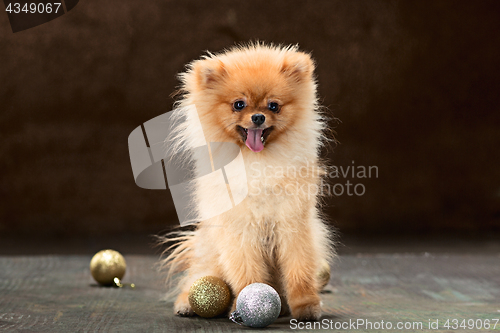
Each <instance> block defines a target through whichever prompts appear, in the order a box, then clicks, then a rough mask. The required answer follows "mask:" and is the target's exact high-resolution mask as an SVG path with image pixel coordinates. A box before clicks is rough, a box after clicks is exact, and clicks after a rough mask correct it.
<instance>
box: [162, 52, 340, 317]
mask: <svg viewBox="0 0 500 333" xmlns="http://www.w3.org/2000/svg"><path fill="white" fill-rule="evenodd" d="M314 67H315V66H314V62H313V60H312V59H311V57H310V55H309V54H307V53H304V52H301V51H299V50H298V47H297V46H287V47H282V46H274V45H265V44H261V43H254V44H250V45H245V46H238V47H234V48H232V49H230V50H227V51H225V52H222V53H220V54H210V53H209V54H208V55H207V56H205V57H203V58H201V59H200V60H196V61H193V62H192V63H190V64H189V65H188V66H187V70H186V72H184V73H182V74H180V80H181V86H180V93H181V98H180V100H179V101H178V102H177V104H176V106H177V107H179V108H182V107H188V106H190V105H191V106H192V105H194V106H195V109H196V114H197V115H196V116H193V115H187V116H186V120H185V124H184V126H183V127H181V128H182V129H181V130H180V131H179V133H177V136H178V139H179V140H182V141H183V142H184V143H183V144H184V145H185V146H186V147H199V146H201V145H203V143H204V142H230V143H233V144H236V145H238V146H239V148H240V150H241V156H242V157H243V161H244V165H245V170H243V171H242V172H244V173H246V174H245V175H243V176H244V177H242V175H241V174H240V175H238V174H233V175H227V177H229V178H230V179H228V183H229V184H232V186H231V188H230V191H232V192H233V193H236V192H238V191H240V192H242V191H243V192H244V191H245V190H248V194H247V196H246V197H245V199H244V200H243V201H242V202H241V203H239V204H237V205H236V206H234V207H233V208H232V209H230V210H228V211H226V212H224V213H222V214H219V215H217V214H211V212H208V211H210V210H211V209H214V207H216V206H217V200H218V198H219V196H220V195H222V192H219V191H221V189H220V187H218V186H216V184H213V186H211V184H210V182H209V183H208V184H207V181H206V179H205V181H204V182H203V183H201V182H199V183H195V185H194V187H193V192H194V197H195V202H196V207H195V208H196V209H195V211H196V212H197V214H198V216H212V217H209V218H206V219H204V218H202V217H201V218H200V221H199V222H198V223H197V224H196V226H195V228H194V230H190V231H184V232H180V233H176V234H175V236H173V237H172V236H171V237H170V238H168V240H169V241H174V242H175V244H174V245H173V246H172V247H171V248H170V249H169V252H168V256H167V258H166V259H165V263H166V265H167V266H168V268H169V273H170V275H169V276H173V273H178V272H183V273H184V274H181V275H182V278H181V279H180V281H179V282H178V289H179V290H178V292H179V295H178V297H177V300H176V301H175V304H174V312H175V313H176V314H178V315H180V316H192V315H194V312H193V310H192V309H191V307H190V304H189V301H188V294H189V289H190V287H191V285H192V284H193V282H194V281H195V280H197V279H198V278H200V277H203V276H207V275H212V276H216V277H219V278H221V279H222V280H224V281H225V282H226V283H227V284H228V286H229V287H230V289H231V292H232V295H233V298H234V302H233V303H232V310H234V309H235V307H236V301H235V300H236V298H237V296H238V294H239V292H240V291H241V290H242V289H243V288H244V287H246V286H247V285H249V284H251V283H254V282H261V283H267V284H269V285H271V286H272V287H274V288H275V289H276V290H277V291H278V293H279V294H280V297H281V300H282V313H281V314H282V315H287V314H290V312H291V315H292V316H293V318H296V319H298V320H318V319H319V318H320V316H321V305H320V303H321V300H320V296H319V292H320V289H321V286H320V281H318V274H317V273H318V271H319V269H320V266H321V263H322V262H324V261H330V259H331V258H332V256H333V247H332V243H331V236H332V234H331V232H330V231H329V228H328V227H327V225H326V223H325V222H324V221H323V219H322V218H321V215H320V211H319V209H318V206H319V203H318V200H319V196H320V193H319V192H320V191H319V190H318V189H319V186H320V182H321V179H322V175H323V174H324V172H323V171H322V170H323V169H324V168H323V167H322V165H321V163H320V160H319V157H318V155H319V150H320V148H321V147H322V145H323V142H324V135H323V131H324V129H325V120H324V118H323V117H322V115H321V113H320V106H319V103H318V99H317V92H316V81H315V77H314ZM195 118H196V119H195ZM200 123H201V127H202V130H200V129H199V128H198V127H199V124H200ZM186 147H185V148H186ZM211 153H212V154H217V152H214V151H212V152H211ZM197 168H200V165H198V166H195V169H197ZM197 171H199V170H195V173H196V172H197ZM231 177H232V178H234V179H231ZM241 179H246V180H245V181H241ZM228 189H229V186H228V187H227V188H224V191H226V195H227V190H228ZM213 215H215V216H213ZM177 275H179V274H177ZM227 310H229V309H227ZM232 310H231V311H232Z"/></svg>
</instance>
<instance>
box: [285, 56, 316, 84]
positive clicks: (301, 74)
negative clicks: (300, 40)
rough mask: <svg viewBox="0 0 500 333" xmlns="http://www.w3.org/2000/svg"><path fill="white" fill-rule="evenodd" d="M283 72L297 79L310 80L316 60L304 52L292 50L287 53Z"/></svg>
mask: <svg viewBox="0 0 500 333" xmlns="http://www.w3.org/2000/svg"><path fill="white" fill-rule="evenodd" d="M281 72H282V73H283V74H284V75H286V76H288V77H290V78H292V79H294V80H295V81H298V82H300V81H303V80H310V79H311V78H312V75H313V72H314V61H313V60H312V58H311V56H310V55H309V54H307V53H304V52H292V53H288V54H286V55H285V59H284V60H283V65H282V67H281Z"/></svg>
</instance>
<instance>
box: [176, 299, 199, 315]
mask: <svg viewBox="0 0 500 333" xmlns="http://www.w3.org/2000/svg"><path fill="white" fill-rule="evenodd" d="M174 313H175V314H176V315H178V316H181V317H192V316H194V311H193V309H192V308H191V305H189V300H188V298H187V295H183V294H180V295H179V297H177V300H176V301H175V304H174Z"/></svg>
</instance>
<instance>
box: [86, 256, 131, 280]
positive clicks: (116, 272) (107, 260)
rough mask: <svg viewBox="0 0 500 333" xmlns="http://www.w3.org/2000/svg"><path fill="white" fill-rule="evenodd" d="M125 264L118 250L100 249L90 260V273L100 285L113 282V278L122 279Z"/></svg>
mask: <svg viewBox="0 0 500 333" xmlns="http://www.w3.org/2000/svg"><path fill="white" fill-rule="evenodd" d="M126 268H127V264H126V263H125V258H123V256H122V255H121V254H120V252H118V251H114V250H102V251H99V252H97V253H96V254H95V255H94V257H93V258H92V260H91V261H90V273H92V276H93V277H94V279H95V280H96V281H97V282H99V283H100V284H102V285H111V284H113V279H114V278H115V277H117V278H118V279H120V280H121V279H122V278H123V276H124V275H125V270H126Z"/></svg>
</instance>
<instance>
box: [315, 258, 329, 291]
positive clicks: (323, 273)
mask: <svg viewBox="0 0 500 333" xmlns="http://www.w3.org/2000/svg"><path fill="white" fill-rule="evenodd" d="M317 277H318V281H319V285H320V289H321V290H322V289H323V288H325V287H326V285H327V284H328V282H330V264H329V263H328V261H326V260H322V261H321V266H320V269H319V271H318V273H317Z"/></svg>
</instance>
